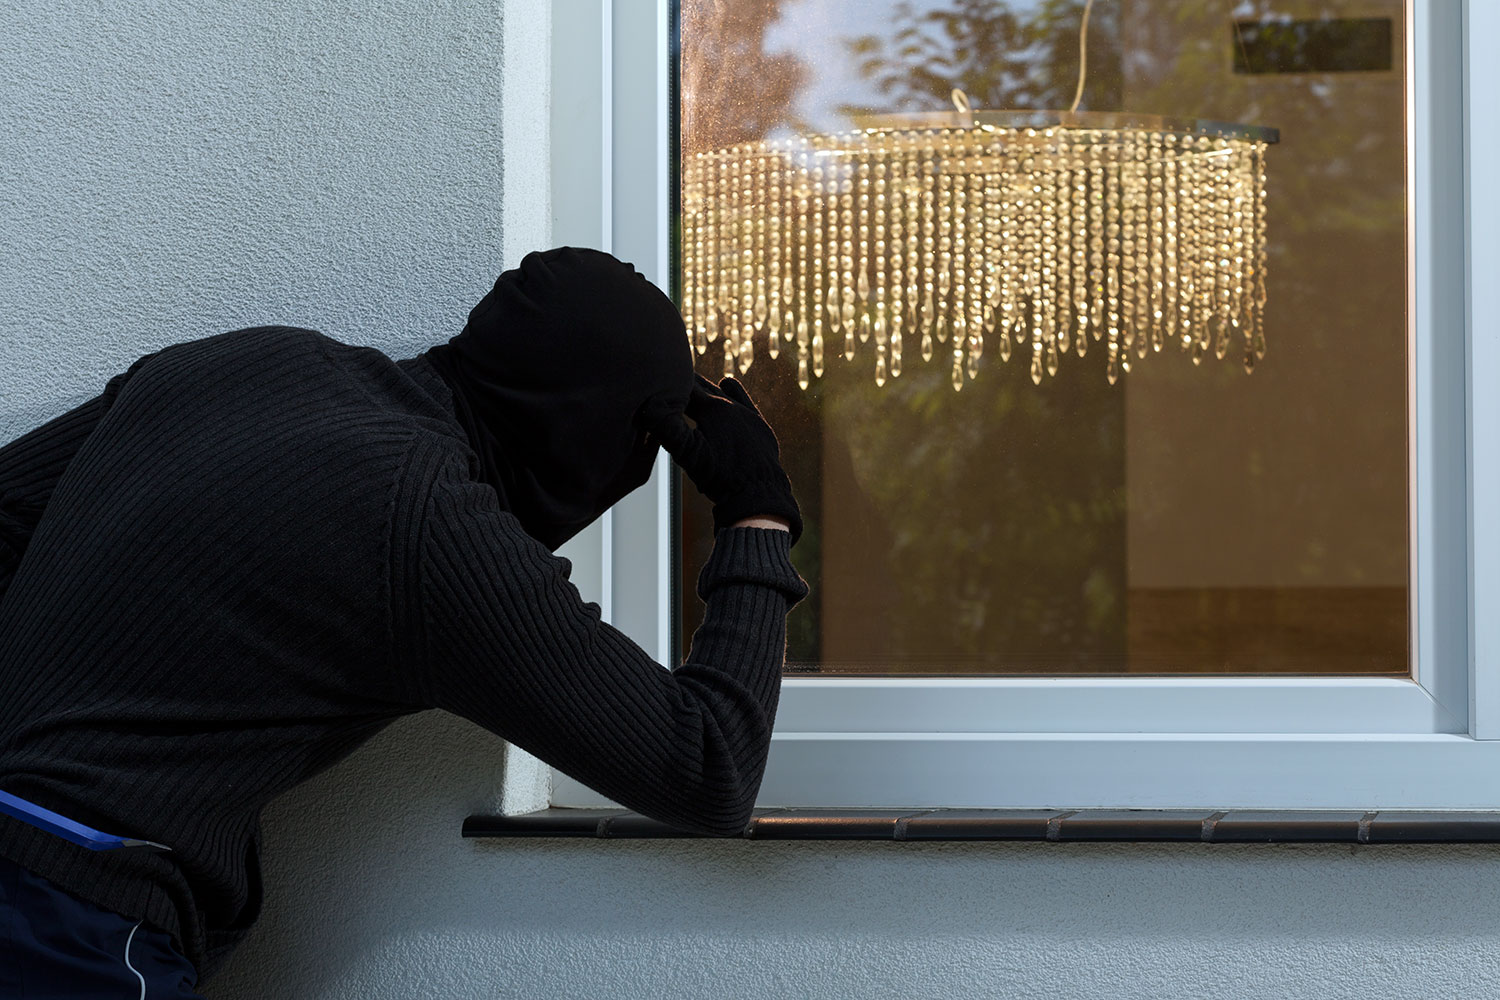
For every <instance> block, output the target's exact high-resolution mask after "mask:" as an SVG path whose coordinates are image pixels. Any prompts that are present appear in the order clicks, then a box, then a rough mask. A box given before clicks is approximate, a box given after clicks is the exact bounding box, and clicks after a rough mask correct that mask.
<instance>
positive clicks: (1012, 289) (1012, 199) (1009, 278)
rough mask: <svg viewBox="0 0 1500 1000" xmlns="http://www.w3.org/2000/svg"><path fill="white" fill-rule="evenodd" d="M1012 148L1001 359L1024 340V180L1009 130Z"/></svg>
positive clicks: (1003, 216)
mask: <svg viewBox="0 0 1500 1000" xmlns="http://www.w3.org/2000/svg"><path fill="white" fill-rule="evenodd" d="M1007 136H1008V148H1007V149H1006V151H1005V154H1004V158H1003V159H1002V160H1001V161H1000V164H999V170H1000V178H999V181H998V183H999V185H1000V268H1001V271H1000V321H999V326H998V332H997V334H996V339H997V340H998V341H999V343H1000V360H1001V361H1009V360H1010V353H1011V345H1012V343H1021V341H1022V338H1023V337H1024V336H1025V334H1024V333H1023V332H1022V329H1021V327H1022V320H1023V319H1024V315H1023V312H1022V299H1021V295H1022V291H1023V289H1022V287H1021V263H1020V257H1021V251H1020V226H1021V203H1020V200H1019V191H1020V181H1019V180H1018V179H1017V177H1016V166H1017V164H1018V163H1019V162H1020V161H1019V159H1018V157H1020V156H1024V155H1025V154H1024V151H1022V152H1019V153H1018V151H1017V148H1018V142H1017V135H1016V133H1015V132H1014V131H1012V132H1008V133H1007Z"/></svg>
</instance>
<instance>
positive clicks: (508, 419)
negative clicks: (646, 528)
mask: <svg viewBox="0 0 1500 1000" xmlns="http://www.w3.org/2000/svg"><path fill="white" fill-rule="evenodd" d="M426 357H427V359H428V360H429V361H430V362H431V363H432V365H433V367H434V368H436V369H437V371H438V373H439V374H441V375H442V376H443V380H444V381H446V382H447V383H448V385H449V387H450V388H451V389H452V390H453V401H454V409H455V411H456V415H457V417H458V420H459V423H461V424H462V425H463V427H464V430H465V431H466V432H467V433H468V436H469V443H470V444H471V445H472V446H473V448H474V450H475V452H477V453H478V455H479V478H480V481H481V482H484V483H488V484H489V485H491V486H493V487H494V488H495V490H496V492H497V493H499V495H500V501H501V503H502V504H503V505H504V506H505V507H506V509H508V510H509V511H510V512H511V513H512V514H514V515H515V516H516V517H517V518H518V519H519V520H520V522H521V526H522V527H523V528H525V529H526V532H527V533H528V534H529V535H531V536H532V537H533V538H535V539H537V540H538V541H540V542H542V543H543V544H544V545H546V546H547V547H548V548H550V549H556V548H557V547H558V546H559V545H561V544H562V543H563V542H566V541H567V540H568V539H569V538H572V537H573V536H574V535H575V534H577V533H578V532H579V531H580V530H582V529H583V528H584V527H585V526H587V525H588V524H589V522H591V521H593V520H594V519H595V518H596V517H598V516H599V515H600V514H602V513H604V511H605V510H607V509H608V508H609V507H611V506H612V505H613V504H614V503H615V502H616V501H618V500H619V499H620V498H621V497H623V496H625V494H627V493H629V492H630V491H631V490H633V489H635V488H636V487H638V486H641V485H642V484H644V483H645V482H646V479H647V478H648V477H649V476H650V475H651V466H652V463H653V462H654V461H655V459H656V449H657V444H656V441H655V439H654V438H648V437H647V434H648V432H649V431H651V430H652V429H653V428H654V427H655V426H657V425H658V424H659V422H660V421H661V420H663V419H667V418H668V417H670V416H673V415H677V414H681V413H682V411H683V408H684V407H685V406H686V405H687V400H688V396H689V395H690V394H691V392H692V388H693V359H692V350H691V348H690V347H689V345H688V341H687V334H686V332H685V329H684V327H683V322H682V316H681V314H679V313H678V311H677V307H676V306H674V305H673V304H672V302H671V300H670V299H668V298H667V297H666V296H665V295H663V294H662V292H661V290H660V289H658V288H657V287H656V286H655V285H653V284H651V283H650V282H649V281H647V280H646V279H645V277H644V276H642V275H641V274H639V273H637V272H636V270H635V269H634V268H633V267H631V266H630V265H629V264H625V263H622V262H621V261H619V260H616V259H615V258H614V257H611V256H610V255H609V254H607V253H601V252H600V251H598V250H577V249H573V248H571V247H561V248H559V249H556V250H547V251H544V252H539V253H530V254H527V255H526V257H525V258H524V259H523V260H522V261H521V266H520V267H518V268H516V269H514V270H511V271H506V272H505V273H504V274H502V275H500V278H499V280H497V281H496V282H495V287H494V288H493V289H491V290H490V293H489V294H488V295H486V296H485V297H484V298H483V299H481V300H480V302H479V304H478V305H476V306H475V307H474V308H473V310H472V311H470V313H469V322H468V325H467V326H465V327H464V330H463V332H462V333H460V334H459V335H458V336H456V337H454V338H453V339H452V340H450V341H449V342H448V343H447V344H444V345H439V346H437V347H434V348H432V349H431V350H429V351H427V353H426Z"/></svg>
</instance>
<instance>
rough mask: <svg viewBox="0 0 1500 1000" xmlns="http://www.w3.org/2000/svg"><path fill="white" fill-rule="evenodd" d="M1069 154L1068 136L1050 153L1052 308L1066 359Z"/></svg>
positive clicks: (1070, 263)
mask: <svg viewBox="0 0 1500 1000" xmlns="http://www.w3.org/2000/svg"><path fill="white" fill-rule="evenodd" d="M1069 151H1070V147H1069V142H1068V138H1067V133H1066V132H1063V133H1062V134H1060V135H1059V136H1058V138H1057V143H1056V145H1055V146H1054V149H1053V152H1054V153H1055V156H1054V158H1053V161H1052V163H1053V170H1052V176H1053V197H1052V200H1053V203H1054V204H1055V205H1056V212H1057V245H1056V247H1055V249H1054V251H1053V252H1054V255H1055V259H1056V261H1057V263H1056V264H1055V265H1054V267H1055V270H1056V272H1057V291H1056V297H1055V298H1054V299H1053V301H1052V304H1051V305H1049V306H1048V308H1049V309H1051V310H1052V313H1053V316H1054V319H1053V322H1054V323H1055V324H1056V327H1057V353H1058V354H1059V355H1065V354H1067V353H1068V350H1069V349H1070V348H1071V347H1072V346H1073V309H1072V302H1073V260H1072V247H1073V182H1072V177H1071V175H1070V174H1069V172H1068V168H1069V158H1068V153H1069Z"/></svg>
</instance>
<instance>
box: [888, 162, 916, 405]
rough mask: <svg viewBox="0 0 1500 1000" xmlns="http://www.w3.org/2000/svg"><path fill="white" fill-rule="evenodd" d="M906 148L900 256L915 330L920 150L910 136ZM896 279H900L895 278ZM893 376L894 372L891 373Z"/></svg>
mask: <svg viewBox="0 0 1500 1000" xmlns="http://www.w3.org/2000/svg"><path fill="white" fill-rule="evenodd" d="M903 144H904V145H905V147H906V197H905V199H904V204H905V206H906V252H905V253H904V254H903V255H902V256H903V259H904V260H905V261H906V313H907V323H906V329H908V330H913V331H914V330H916V328H917V325H918V324H919V323H920V322H921V320H920V318H919V317H918V315H917V303H918V301H919V299H918V297H917V296H918V294H919V292H920V291H921V288H920V286H919V285H918V283H917V275H918V270H919V265H920V258H919V257H918V256H917V252H918V251H917V247H918V244H917V224H918V210H919V208H920V198H921V192H922V189H923V188H922V165H921V161H920V155H921V154H920V150H919V149H918V148H917V143H916V141H915V138H914V137H910V136H908V137H906V138H905V139H904V140H903ZM897 280H900V279H899V278H898V279H897ZM893 377H894V373H893Z"/></svg>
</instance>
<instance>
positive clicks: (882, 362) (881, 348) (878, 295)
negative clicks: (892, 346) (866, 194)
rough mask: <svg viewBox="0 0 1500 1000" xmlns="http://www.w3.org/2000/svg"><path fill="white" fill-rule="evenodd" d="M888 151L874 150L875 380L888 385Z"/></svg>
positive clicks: (878, 384) (880, 384) (878, 383)
mask: <svg viewBox="0 0 1500 1000" xmlns="http://www.w3.org/2000/svg"><path fill="white" fill-rule="evenodd" d="M885 160H886V154H885V150H883V149H879V150H876V152H875V248H874V249H875V257H874V260H873V265H874V270H875V321H874V326H875V384H876V385H877V386H883V385H885V379H886V366H887V360H886V319H885V308H886V302H885V236H886V209H885V206H886V180H885V178H886V163H885Z"/></svg>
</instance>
